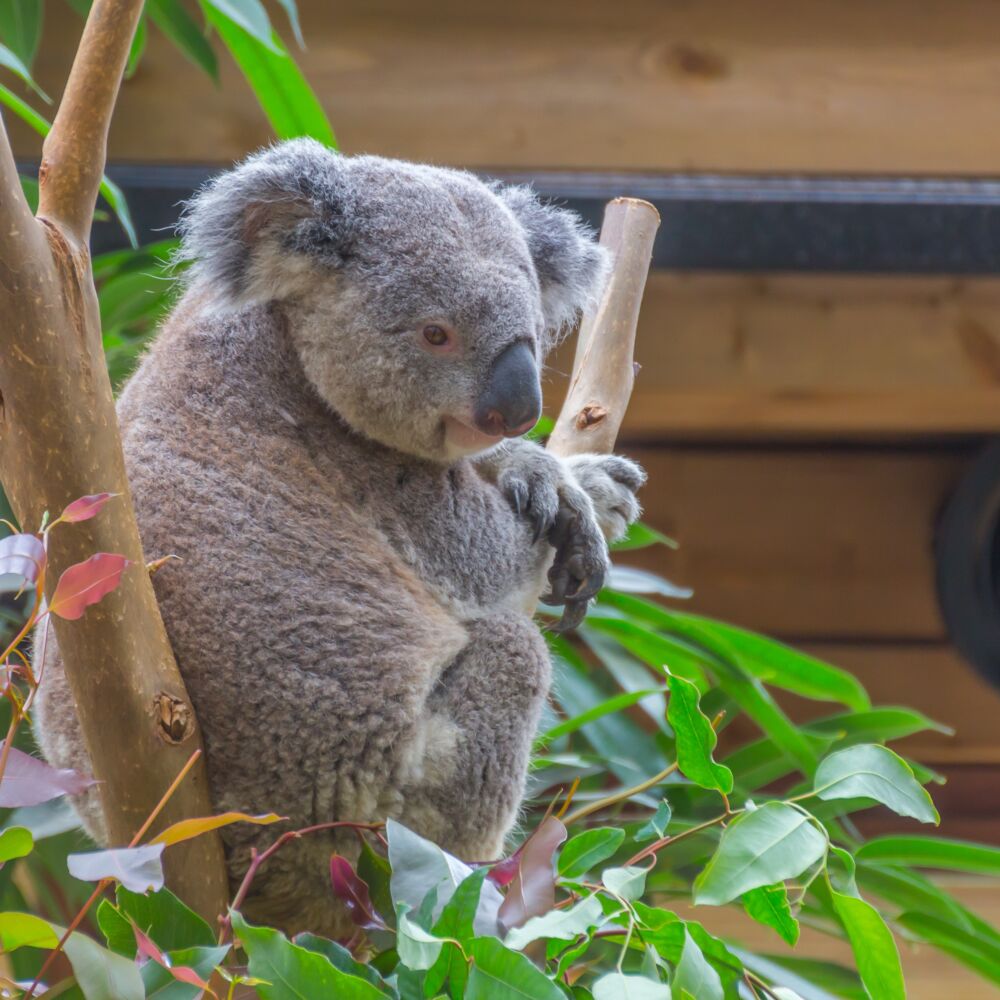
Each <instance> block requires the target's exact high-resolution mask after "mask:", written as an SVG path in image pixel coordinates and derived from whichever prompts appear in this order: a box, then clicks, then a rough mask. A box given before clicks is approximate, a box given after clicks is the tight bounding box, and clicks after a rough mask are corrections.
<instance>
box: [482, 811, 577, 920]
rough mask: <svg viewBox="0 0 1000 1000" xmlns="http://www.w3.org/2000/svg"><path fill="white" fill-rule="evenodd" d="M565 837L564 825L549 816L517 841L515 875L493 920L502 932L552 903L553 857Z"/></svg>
mask: <svg viewBox="0 0 1000 1000" xmlns="http://www.w3.org/2000/svg"><path fill="white" fill-rule="evenodd" d="M565 839H566V827H565V826H563V824H562V822H561V820H558V819H556V817H555V816H550V817H549V818H548V819H547V820H545V822H544V823H542V825H541V826H540V827H538V829H537V830H535V832H534V833H533V834H532V835H531V836H530V837H529V838H528V839H527V840H526V841H525V842H524V843H523V844H522V845H521V848H520V850H519V851H518V854H519V855H520V863H519V864H518V869H517V875H516V876H515V877H514V881H513V882H512V883H511V885H510V889H509V890H508V891H507V895H506V897H505V898H504V901H503V903H501V905H500V910H499V912H498V913H497V923H498V924H499V926H500V930H501V931H502V932H503V933H504V934H506V933H507V931H509V930H511V928H513V927H520V926H521V925H522V924H523V923H524V922H525V921H526V920H529V919H530V918H531V917H540V916H542V914H544V913H548V912H549V910H551V909H552V908H553V907H554V906H555V905H556V872H555V864H554V862H553V859H554V858H555V853H556V851H557V850H558V849H559V845H560V844H561V843H562V842H563V841H564V840H565Z"/></svg>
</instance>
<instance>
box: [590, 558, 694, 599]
mask: <svg viewBox="0 0 1000 1000" xmlns="http://www.w3.org/2000/svg"><path fill="white" fill-rule="evenodd" d="M607 587H608V589H609V590H615V591H620V592H621V593H625V594H658V595H659V596H660V597H670V598H673V599H679V600H682V601H683V600H687V598H689V597H690V596H691V595H692V594H693V593H694V591H693V590H691V589H690V588H689V587H678V586H677V584H675V583H671V582H670V581H669V580H667V579H665V578H664V577H662V576H660V575H659V574H658V573H650V572H649V570H645V569H638V568H637V567H635V566H614V565H613V566H612V567H611V570H610V572H609V573H608V578H607Z"/></svg>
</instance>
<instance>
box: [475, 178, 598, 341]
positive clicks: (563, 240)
mask: <svg viewBox="0 0 1000 1000" xmlns="http://www.w3.org/2000/svg"><path fill="white" fill-rule="evenodd" d="M494 190H495V191H496V193H497V194H498V195H499V196H500V198H502V199H503V201H504V202H506V204H507V207H508V208H509V209H510V210H511V211H512V212H513V213H514V216H515V218H516V219H517V220H518V222H520V223H521V225H522V226H523V227H524V232H525V236H526V237H527V240H528V249H529V250H530V251H531V257H532V260H534V262H535V270H536V271H537V273H538V281H539V284H540V285H541V289H542V308H543V310H544V312H545V323H546V326H547V327H548V330H549V333H550V336H552V337H554V338H558V337H559V335H560V334H561V333H564V332H565V331H566V330H568V329H569V328H570V327H571V326H572V325H573V324H574V323H575V322H576V320H577V319H578V317H579V315H580V312H581V311H582V310H583V309H585V308H586V307H587V306H588V305H590V304H591V303H592V302H594V301H595V300H596V299H597V297H598V296H599V295H600V294H601V292H602V291H603V289H604V282H605V281H606V280H607V275H608V271H609V269H610V264H611V255H610V254H609V253H608V251H607V250H606V249H605V248H604V247H602V246H601V245H600V244H599V243H598V242H597V240H596V239H595V235H594V233H593V232H592V230H591V229H590V228H589V227H588V226H586V225H585V224H584V222H583V221H582V220H581V219H580V217H579V216H578V215H577V214H576V213H575V212H571V211H568V210H567V209H564V208H556V207H554V206H552V205H547V204H545V203H544V202H542V201H541V200H539V198H538V195H536V194H535V192H534V191H532V189H531V188H530V187H524V186H519V187H503V186H500V185H498V186H497V187H495V188H494Z"/></svg>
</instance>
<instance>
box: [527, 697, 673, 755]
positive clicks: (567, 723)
mask: <svg viewBox="0 0 1000 1000" xmlns="http://www.w3.org/2000/svg"><path fill="white" fill-rule="evenodd" d="M664 690H666V689H665V688H645V689H643V690H641V691H623V692H622V693H621V694H616V695H614V696H612V697H611V698H608V699H606V700H605V701H602V702H601V703H600V704H598V705H594V706H593V707H592V708H588V709H587V711H586V712H581V713H580V714H579V715H577V716H574V717H573V718H572V719H564V720H563V721H562V722H560V723H559V724H558V725H556V726H553V727H552V728H551V729H549V730H548V731H547V732H545V733H542V735H541V736H539V737H538V742H539V743H543V744H544V743H551V742H552V741H553V740H557V739H559V737H560V736H567V735H568V734H569V733H575V732H576V731H577V730H578V729H582V728H583V727H584V726H585V725H587V723H588V722H593V721H594V720H595V719H603V718H604V716H606V715H613V714H614V713H615V712H621V711H622V710H623V709H626V708H631V707H632V706H633V705H635V704H636V703H637V702H640V701H642V700H643V698H648V697H649V696H650V695H655V694H662V693H663V691H664Z"/></svg>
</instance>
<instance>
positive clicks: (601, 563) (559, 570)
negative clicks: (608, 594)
mask: <svg viewBox="0 0 1000 1000" xmlns="http://www.w3.org/2000/svg"><path fill="white" fill-rule="evenodd" d="M548 541H549V544H550V545H551V546H552V547H553V548H554V549H555V550H556V554H555V558H554V559H553V561H552V566H551V567H550V568H549V592H548V593H547V594H546V595H545V596H544V597H542V600H543V601H544V602H545V603H546V604H561V605H563V613H562V617H561V618H560V620H559V621H558V622H557V623H556V625H554V626H553V630H554V631H556V632H566V631H568V630H569V629H573V628H576V626H577V625H579V624H580V622H582V621H583V618H584V615H586V613H587V605H588V603H589V602H590V599H591V598H592V597H593V596H594V595H595V594H596V593H597V592H598V591H599V590H600V589H601V587H603V586H604V579H605V577H606V576H607V574H608V568H609V565H610V564H609V560H608V545H607V542H606V541H605V539H604V535H603V533H602V531H601V527H600V525H599V524H598V521H597V517H596V514H595V512H594V505H593V504H592V503H591V502H590V498H589V497H588V496H587V494H586V493H585V492H584V491H583V490H582V489H580V488H579V487H578V486H577V485H576V484H575V483H573V482H571V481H564V482H563V483H562V485H561V488H560V490H559V511H558V513H557V514H556V519H555V523H554V524H553V525H552V528H551V530H550V531H549V534H548Z"/></svg>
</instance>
